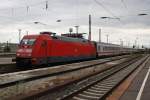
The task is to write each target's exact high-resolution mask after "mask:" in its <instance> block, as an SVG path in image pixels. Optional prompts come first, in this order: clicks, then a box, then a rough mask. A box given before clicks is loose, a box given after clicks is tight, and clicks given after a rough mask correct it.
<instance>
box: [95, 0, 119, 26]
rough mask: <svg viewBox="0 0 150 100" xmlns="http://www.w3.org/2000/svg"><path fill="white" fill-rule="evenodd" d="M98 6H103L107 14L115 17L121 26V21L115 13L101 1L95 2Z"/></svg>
mask: <svg viewBox="0 0 150 100" xmlns="http://www.w3.org/2000/svg"><path fill="white" fill-rule="evenodd" d="M94 1H95V3H96V4H98V5H99V6H101V7H102V8H103V9H104V10H105V11H106V12H108V13H109V14H110V15H111V16H112V17H114V18H115V19H117V20H118V21H119V22H120V23H121V24H122V22H121V20H120V18H119V17H117V16H116V15H115V14H114V13H112V12H111V11H110V10H109V9H108V8H107V7H106V6H104V5H103V4H102V3H101V2H100V1H97V0H94Z"/></svg>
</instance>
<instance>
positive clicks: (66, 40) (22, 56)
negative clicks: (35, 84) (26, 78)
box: [16, 32, 96, 66]
mask: <svg viewBox="0 0 150 100" xmlns="http://www.w3.org/2000/svg"><path fill="white" fill-rule="evenodd" d="M90 58H96V48H95V44H94V43H93V42H91V41H88V40H85V39H82V38H71V37H67V36H57V35H56V34H55V33H52V32H41V33H40V34H39V35H26V36H24V37H23V39H22V40H21V43H20V45H19V48H18V50H17V53H16V63H17V65H18V66H20V65H26V64H30V65H41V64H49V63H56V62H67V61H73V60H81V59H90Z"/></svg>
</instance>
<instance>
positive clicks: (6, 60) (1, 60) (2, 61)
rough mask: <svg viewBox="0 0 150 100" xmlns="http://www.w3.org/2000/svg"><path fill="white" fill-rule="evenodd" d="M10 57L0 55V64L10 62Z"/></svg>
mask: <svg viewBox="0 0 150 100" xmlns="http://www.w3.org/2000/svg"><path fill="white" fill-rule="evenodd" d="M12 59H13V58H12V57H3V58H1V57H0V64H11V63H13V62H12Z"/></svg>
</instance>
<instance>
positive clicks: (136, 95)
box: [120, 61, 150, 100]
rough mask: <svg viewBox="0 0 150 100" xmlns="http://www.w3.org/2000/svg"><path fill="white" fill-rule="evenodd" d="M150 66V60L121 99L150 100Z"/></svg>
mask: <svg viewBox="0 0 150 100" xmlns="http://www.w3.org/2000/svg"><path fill="white" fill-rule="evenodd" d="M149 67H150V61H148V63H147V64H146V66H145V67H144V68H143V69H142V70H141V71H140V73H139V74H138V75H137V76H136V77H135V79H134V80H133V82H132V83H131V85H130V86H129V88H128V89H127V90H126V92H125V93H124V94H123V95H122V96H121V98H120V100H150V74H148V73H149V71H148V70H149ZM146 77H147V78H146ZM144 83H145V84H144Z"/></svg>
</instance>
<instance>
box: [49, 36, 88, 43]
mask: <svg viewBox="0 0 150 100" xmlns="http://www.w3.org/2000/svg"><path fill="white" fill-rule="evenodd" d="M51 37H52V39H57V40H62V41H68V42H81V43H88V42H89V40H86V39H82V38H72V37H66V36H58V35H55V36H51Z"/></svg>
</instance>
